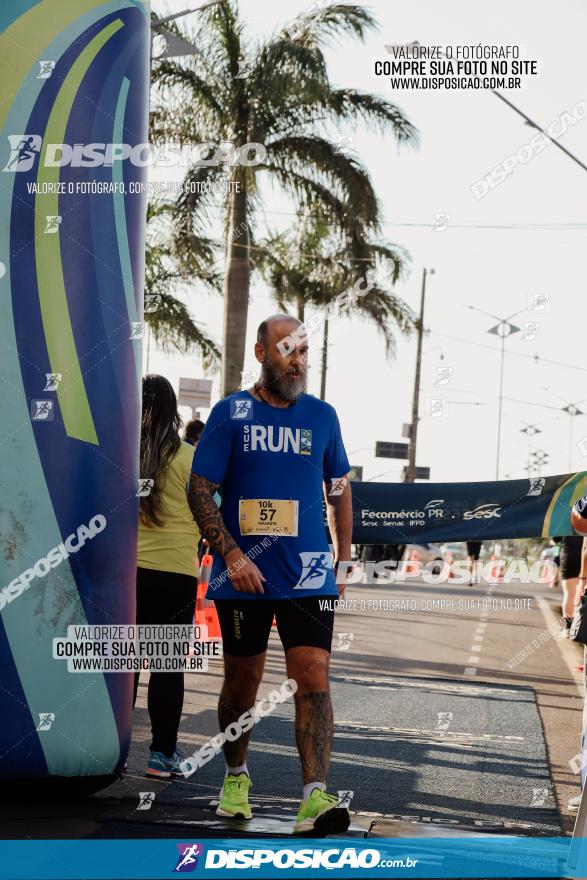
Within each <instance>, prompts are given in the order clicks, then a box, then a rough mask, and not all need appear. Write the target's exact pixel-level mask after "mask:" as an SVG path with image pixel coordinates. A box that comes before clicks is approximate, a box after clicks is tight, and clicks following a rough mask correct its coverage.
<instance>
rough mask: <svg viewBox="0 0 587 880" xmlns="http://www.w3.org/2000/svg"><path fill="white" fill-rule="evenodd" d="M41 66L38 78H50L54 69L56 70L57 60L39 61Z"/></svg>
mask: <svg viewBox="0 0 587 880" xmlns="http://www.w3.org/2000/svg"><path fill="white" fill-rule="evenodd" d="M39 67H40V68H41V69H40V71H39V73H38V74H37V79H49V77H50V76H51V74H52V73H53V71H54V70H55V62H54V61H39Z"/></svg>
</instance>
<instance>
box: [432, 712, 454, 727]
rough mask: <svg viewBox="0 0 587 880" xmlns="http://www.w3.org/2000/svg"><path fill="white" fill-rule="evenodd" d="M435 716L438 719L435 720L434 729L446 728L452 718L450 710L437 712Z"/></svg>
mask: <svg viewBox="0 0 587 880" xmlns="http://www.w3.org/2000/svg"><path fill="white" fill-rule="evenodd" d="M436 716H437V718H438V721H437V722H436V729H437V730H448V728H449V725H450V722H451V721H452V719H453V717H454V716H453V713H452V712H437V713H436Z"/></svg>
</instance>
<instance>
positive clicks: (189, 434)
mask: <svg viewBox="0 0 587 880" xmlns="http://www.w3.org/2000/svg"><path fill="white" fill-rule="evenodd" d="M203 430H204V422H202V421H200V419H192V420H191V421H189V422H188V423H187V425H186V426H185V430H184V432H183V439H184V441H185V442H186V443H189V444H190V445H191V446H197V445H198V443H199V442H200V437H201V436H202V431H203Z"/></svg>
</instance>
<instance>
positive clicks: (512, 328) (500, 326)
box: [468, 306, 525, 480]
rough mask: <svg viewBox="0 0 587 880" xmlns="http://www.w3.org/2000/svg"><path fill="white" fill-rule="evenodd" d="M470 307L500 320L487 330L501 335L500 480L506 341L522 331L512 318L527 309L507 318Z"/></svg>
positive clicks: (498, 442)
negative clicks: (513, 322)
mask: <svg viewBox="0 0 587 880" xmlns="http://www.w3.org/2000/svg"><path fill="white" fill-rule="evenodd" d="M468 308H469V309H472V310H473V311H474V312H480V313H481V314H482V315H487V316H488V317H489V318H495V320H496V321H497V322H498V323H497V324H496V325H495V326H494V327H490V328H489V330H488V331H487V332H488V333H492V334H493V335H494V336H499V338H500V339H501V357H500V367H499V404H498V415H497V456H496V462H495V479H496V480H499V465H500V456H501V424H502V420H503V371H504V362H505V341H506V339H507V338H508V336H512V335H513V334H514V333H519V332H520V328H519V327H516V325H515V324H512V323H511V318H515V317H516V315H519V314H520V313H521V312H523V311H525V309H520V310H519V311H517V312H514V314H513V315H509V316H508V317H507V318H500V317H499V316H498V315H493V314H492V313H491V312H485V311H483V309H478V308H477V306H468Z"/></svg>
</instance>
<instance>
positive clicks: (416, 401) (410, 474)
mask: <svg viewBox="0 0 587 880" xmlns="http://www.w3.org/2000/svg"><path fill="white" fill-rule="evenodd" d="M428 271H430V274H431V275H434V271H435V270H434V269H430V270H428V269H426V267H424V269H423V270H422V291H421V294H420V317H419V319H418V350H417V354H416V375H415V376H414V392H413V395H412V422H411V425H410V445H409V448H408V466H407V468H406V476H405V480H404V482H406V483H415V482H416V447H417V442H418V418H419V417H418V412H419V410H420V374H421V370H422V340H423V338H424V306H425V303H426V276H427V274H428Z"/></svg>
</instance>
